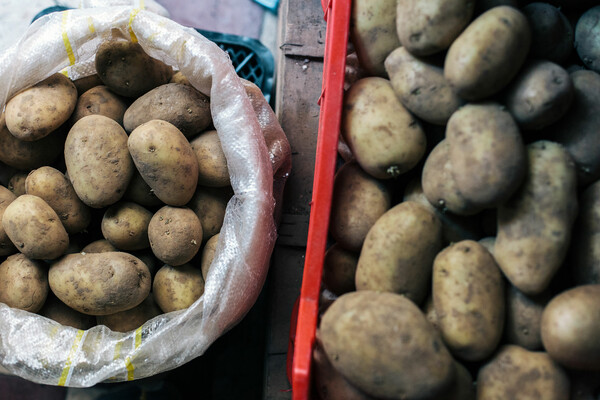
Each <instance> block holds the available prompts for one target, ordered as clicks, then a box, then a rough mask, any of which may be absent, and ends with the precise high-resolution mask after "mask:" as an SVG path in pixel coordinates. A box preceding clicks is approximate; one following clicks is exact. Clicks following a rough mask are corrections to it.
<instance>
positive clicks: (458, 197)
mask: <svg viewBox="0 0 600 400" xmlns="http://www.w3.org/2000/svg"><path fill="white" fill-rule="evenodd" d="M449 149H450V146H449V144H448V140H446V139H444V140H442V141H441V142H439V143H438V144H437V145H436V146H435V147H434V148H433V150H431V152H430V153H429V155H428V156H427V159H426V160H425V164H424V165H423V173H422V178H421V181H422V184H423V194H424V195H425V197H426V198H427V200H428V201H429V203H430V204H431V205H432V206H434V207H436V208H437V209H439V210H441V211H442V212H445V211H450V212H451V213H453V214H457V215H473V214H477V213H478V212H480V211H481V207H479V206H476V205H475V204H473V203H472V202H470V201H468V200H467V199H465V197H464V196H463V195H462V193H461V192H460V190H458V187H457V184H456V181H455V180H454V177H453V175H452V171H453V168H452V164H451V163H450V156H449Z"/></svg>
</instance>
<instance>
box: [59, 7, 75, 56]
mask: <svg viewBox="0 0 600 400" xmlns="http://www.w3.org/2000/svg"><path fill="white" fill-rule="evenodd" d="M68 16H69V10H67V11H63V12H62V38H63V43H64V44H65V49H66V50H67V56H68V57H69V63H70V65H73V64H75V54H73V48H72V47H71V42H69V36H68V35H67V20H68Z"/></svg>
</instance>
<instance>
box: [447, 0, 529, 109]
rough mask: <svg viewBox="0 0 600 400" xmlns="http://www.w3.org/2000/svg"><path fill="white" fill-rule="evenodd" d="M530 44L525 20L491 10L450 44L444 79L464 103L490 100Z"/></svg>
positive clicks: (519, 15) (513, 11) (505, 9)
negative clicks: (484, 99) (464, 100)
mask: <svg viewBox="0 0 600 400" xmlns="http://www.w3.org/2000/svg"><path fill="white" fill-rule="evenodd" d="M530 42H531V32H530V30H529V26H528V23H527V19H526V18H525V16H524V15H523V14H522V13H521V12H520V11H518V10H517V9H516V8H512V7H509V6H499V7H494V8H492V9H490V10H488V11H486V12H484V13H483V14H481V15H480V16H479V17H477V18H476V19H475V20H474V21H473V22H471V24H470V25H469V26H467V28H466V29H465V30H464V31H463V32H462V33H461V34H460V36H458V38H456V40H455V41H454V42H453V43H452V45H451V46H450V49H449V50H448V53H447V54H446V60H445V62H444V76H445V77H446V79H447V80H448V82H450V84H451V85H453V86H454V88H455V89H456V91H457V93H458V95H459V96H460V97H462V98H464V99H466V100H471V101H475V100H480V99H483V98H485V97H488V96H491V95H492V94H494V93H497V92H499V91H500V90H502V89H503V88H504V87H505V86H506V85H507V84H508V83H509V82H510V81H511V79H512V78H513V77H514V76H515V75H516V73H517V71H518V70H519V68H520V67H521V65H522V64H523V62H524V61H525V58H526V56H527V53H528V51H529V46H530Z"/></svg>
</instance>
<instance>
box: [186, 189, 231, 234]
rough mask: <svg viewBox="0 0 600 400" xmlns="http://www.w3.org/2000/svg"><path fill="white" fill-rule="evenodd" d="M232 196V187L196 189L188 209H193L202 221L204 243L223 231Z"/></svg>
mask: <svg viewBox="0 0 600 400" xmlns="http://www.w3.org/2000/svg"><path fill="white" fill-rule="evenodd" d="M231 196H233V189H231V187H230V186H228V187H224V188H211V187H207V186H198V187H197V188H196V193H194V197H192V200H190V202H189V203H188V204H187V207H189V208H191V209H192V210H193V211H194V213H196V216H198V219H199V220H200V224H201V225H202V241H203V242H206V241H207V240H208V239H210V238H211V237H213V236H214V235H216V234H218V233H219V232H220V231H221V228H222V227H223V221H224V219H225V210H226V208H227V203H228V202H229V199H231Z"/></svg>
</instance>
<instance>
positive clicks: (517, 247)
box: [494, 141, 577, 295]
mask: <svg viewBox="0 0 600 400" xmlns="http://www.w3.org/2000/svg"><path fill="white" fill-rule="evenodd" d="M527 149H528V159H529V162H528V163H529V168H528V170H529V171H528V174H527V178H526V179H525V182H524V183H523V185H522V186H521V187H520V188H519V190H518V191H517V193H515V195H514V196H513V197H512V198H511V199H510V200H509V201H508V202H506V204H504V205H502V206H500V207H499V208H498V235H497V237H496V244H495V246H494V258H495V259H496V262H497V263H498V265H499V266H500V268H501V269H502V272H504V275H506V277H507V278H508V279H509V280H510V281H511V283H512V284H513V285H514V286H515V287H517V288H518V289H519V290H520V291H521V292H523V293H524V294H526V295H535V294H539V293H541V292H542V291H544V289H546V287H547V286H548V284H549V283H550V280H551V279H552V277H553V276H554V275H555V273H556V271H557V270H558V268H559V267H560V265H561V264H562V262H563V260H564V258H565V255H566V252H567V248H568V246H569V242H570V238H571V227H572V225H573V221H574V219H575V216H576V214H577V194H576V189H577V182H576V176H575V166H574V164H573V161H572V160H571V158H570V157H569V155H568V154H567V152H566V151H565V150H564V148H563V147H562V146H560V145H559V144H557V143H553V142H549V141H538V142H535V143H532V144H530V145H529V146H527Z"/></svg>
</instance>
